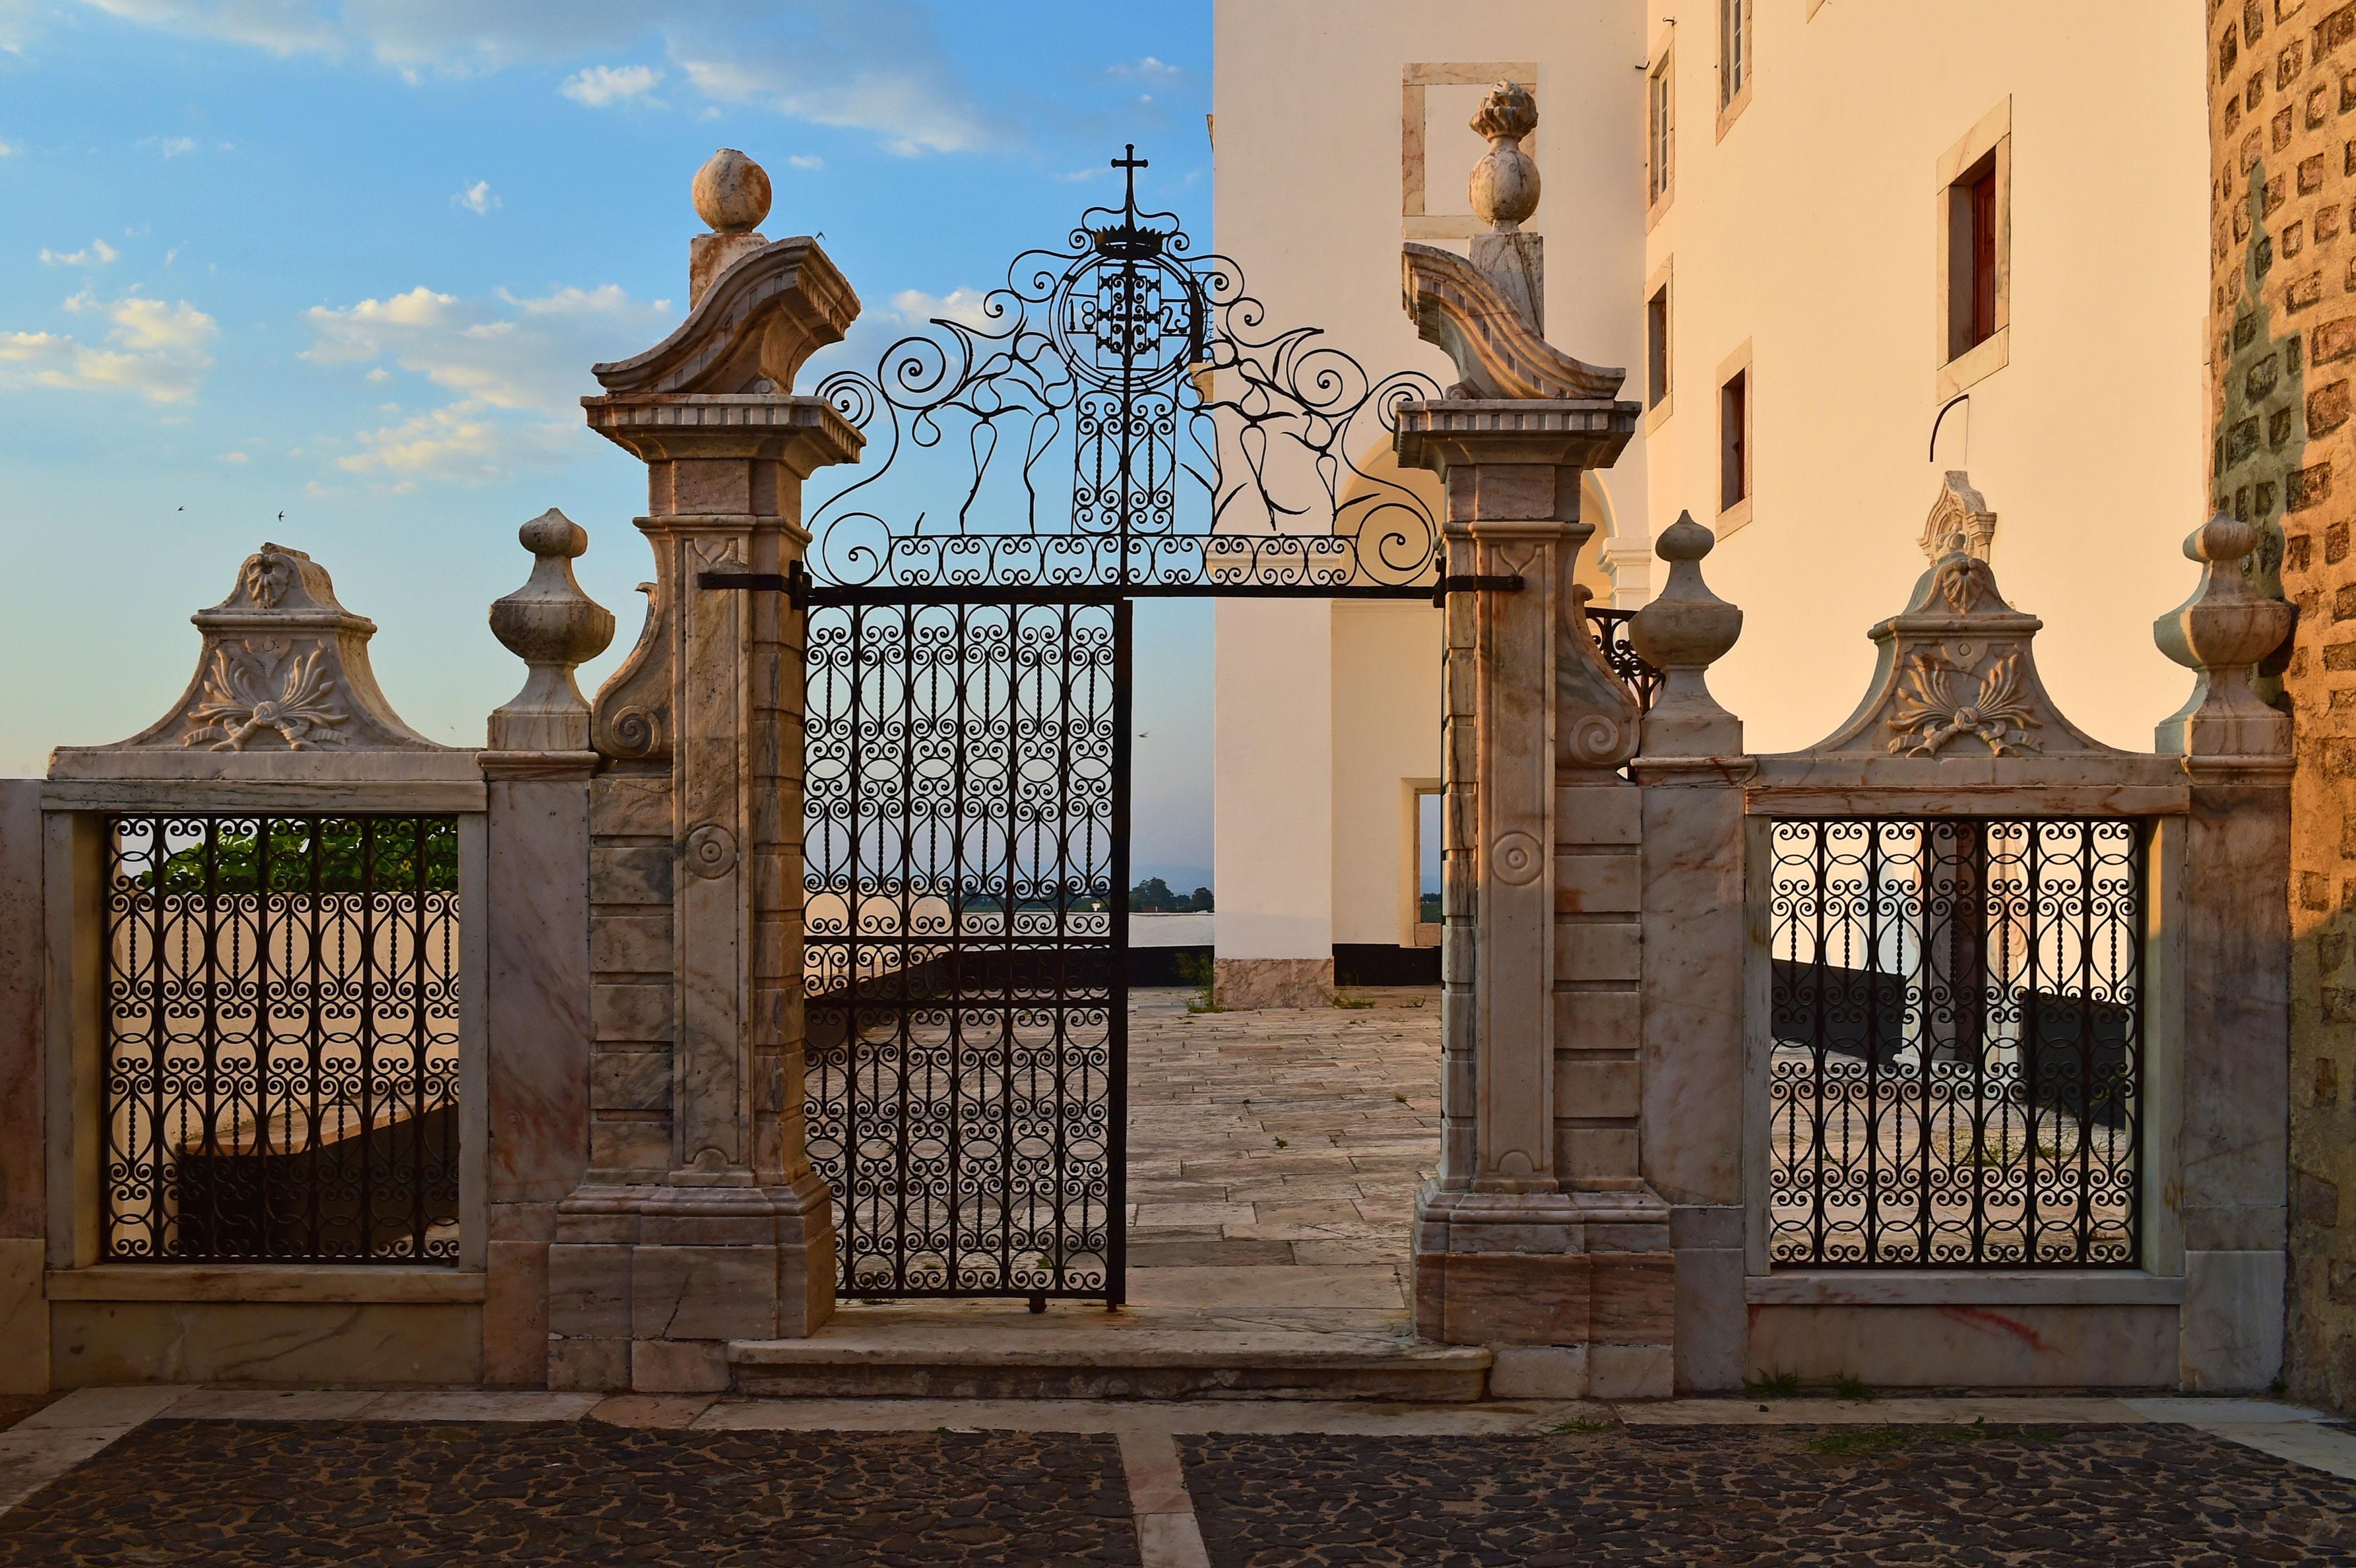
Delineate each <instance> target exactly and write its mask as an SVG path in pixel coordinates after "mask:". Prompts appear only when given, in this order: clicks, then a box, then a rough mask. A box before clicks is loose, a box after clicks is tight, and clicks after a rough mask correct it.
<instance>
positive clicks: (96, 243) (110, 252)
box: [41, 240, 123, 267]
mask: <svg viewBox="0 0 2356 1568" xmlns="http://www.w3.org/2000/svg"><path fill="white" fill-rule="evenodd" d="M122 253H123V252H122V251H117V250H116V249H115V248H114V247H113V246H112V245H110V244H108V243H107V242H106V241H105V240H91V242H90V243H89V244H88V245H85V246H84V247H82V248H81V249H80V250H79V251H51V250H49V249H48V248H47V247H44V248H43V249H42V251H41V261H43V263H44V264H46V265H48V266H51V267H103V266H105V265H106V264H107V263H108V262H109V261H113V260H114V258H115V257H117V256H119V255H121V254H122Z"/></svg>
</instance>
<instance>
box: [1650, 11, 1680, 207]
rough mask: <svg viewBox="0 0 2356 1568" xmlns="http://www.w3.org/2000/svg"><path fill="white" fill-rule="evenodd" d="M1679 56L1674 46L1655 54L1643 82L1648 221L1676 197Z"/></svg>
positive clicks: (1669, 45)
mask: <svg viewBox="0 0 2356 1568" xmlns="http://www.w3.org/2000/svg"><path fill="white" fill-rule="evenodd" d="M1676 170H1677V54H1676V46H1675V44H1674V43H1667V42H1665V43H1664V44H1662V46H1661V47H1660V48H1657V49H1655V51H1654V56H1653V67H1652V69H1651V70H1650V71H1649V72H1648V73H1647V74H1646V76H1645V78H1644V204H1645V220H1646V224H1647V226H1648V227H1649V226H1650V224H1651V221H1652V220H1653V219H1656V218H1658V217H1659V216H1660V215H1661V213H1662V211H1663V210H1664V209H1665V208H1667V206H1668V205H1669V198H1670V197H1673V196H1674V195H1676Z"/></svg>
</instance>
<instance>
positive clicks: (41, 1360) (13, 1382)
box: [0, 1236, 49, 1393]
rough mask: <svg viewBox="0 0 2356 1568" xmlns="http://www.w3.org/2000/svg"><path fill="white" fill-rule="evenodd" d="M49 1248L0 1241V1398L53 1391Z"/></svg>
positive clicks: (37, 1241)
mask: <svg viewBox="0 0 2356 1568" xmlns="http://www.w3.org/2000/svg"><path fill="white" fill-rule="evenodd" d="M47 1269H48V1256H47V1247H46V1244H45V1243H43V1242H42V1240H41V1238H40V1237H38V1236H0V1346H5V1347H6V1349H5V1353H0V1393H40V1392H45V1391H46V1390H47V1389H48V1386H49V1304H48V1298H47V1296H45V1295H44V1293H43V1289H42V1280H43V1277H44V1275H46V1273H47Z"/></svg>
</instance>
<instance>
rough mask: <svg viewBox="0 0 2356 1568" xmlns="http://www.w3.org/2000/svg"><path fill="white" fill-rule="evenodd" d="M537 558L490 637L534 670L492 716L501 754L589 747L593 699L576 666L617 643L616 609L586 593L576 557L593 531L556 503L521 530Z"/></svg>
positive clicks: (496, 615)
mask: <svg viewBox="0 0 2356 1568" xmlns="http://www.w3.org/2000/svg"><path fill="white" fill-rule="evenodd" d="M516 538H517V539H519V540H520V541H521V542H522V544H523V548H524V549H528V550H530V552H531V555H532V563H531V577H530V581H526V582H525V583H524V585H523V586H522V587H521V588H519V589H517V590H516V591H515V592H513V593H510V594H509V595H508V596H507V597H506V598H504V599H501V600H499V601H498V602H497V603H494V604H492V606H491V635H494V636H496V637H498V640H499V641H500V643H501V644H503V645H505V646H506V647H507V649H508V651H509V653H512V654H514V655H515V656H517V657H518V658H519V659H521V660H523V661H524V663H526V664H527V665H530V667H531V674H530V677H529V678H528V679H527V680H526V681H525V682H524V688H523V689H522V690H521V691H519V692H518V693H517V694H516V697H515V699H514V700H513V701H511V702H509V703H508V704H507V706H505V707H504V708H501V709H498V711H497V712H495V713H493V714H492V715H491V723H490V749H491V750H493V751H495V752H585V751H587V750H588V749H589V704H588V703H587V702H586V701H585V700H584V699H583V698H582V696H581V688H580V686H579V684H578V683H577V682H576V681H575V680H574V678H573V670H574V668H575V667H578V666H580V665H581V664H583V663H584V662H585V661H586V660H589V659H593V658H595V657H596V656H598V655H599V654H602V653H604V652H605V645H607V644H608V643H610V642H612V641H613V640H614V613H613V612H612V611H610V610H608V609H606V608H605V606H604V605H602V604H600V603H597V602H596V601H595V600H594V599H592V598H590V597H589V596H588V595H587V594H586V593H584V592H581V584H580V583H579V582H578V581H575V579H574V578H573V560H575V559H576V558H578V557H579V556H581V555H583V554H584V553H585V552H586V551H587V550H588V549H589V535H588V533H587V531H586V530H584V528H582V527H581V526H580V525H579V524H578V523H575V522H574V521H573V519H572V518H570V517H566V516H565V515H564V514H563V513H562V512H560V511H558V510H557V509H556V508H555V507H550V508H549V509H548V510H547V511H545V512H542V513H541V515H540V516H539V517H534V518H533V519H532V520H531V521H530V522H528V523H526V524H524V526H523V527H522V528H519V529H517V530H516Z"/></svg>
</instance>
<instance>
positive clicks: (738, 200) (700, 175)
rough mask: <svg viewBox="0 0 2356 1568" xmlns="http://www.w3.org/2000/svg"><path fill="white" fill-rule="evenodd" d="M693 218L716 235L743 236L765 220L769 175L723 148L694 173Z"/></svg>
mask: <svg viewBox="0 0 2356 1568" xmlns="http://www.w3.org/2000/svg"><path fill="white" fill-rule="evenodd" d="M694 195H695V211H696V216H697V217H699V218H701V219H703V221H704V222H706V223H708V224H710V225H711V226H712V229H713V231H714V232H716V233H720V234H743V233H745V232H747V231H748V230H750V229H757V228H759V227H760V224H761V219H765V218H766V217H768V216H769V197H770V192H769V171H768V170H766V169H765V168H763V167H762V166H761V165H758V164H756V163H755V162H754V161H753V160H752V159H750V158H748V157H746V156H745V155H744V154H742V153H740V152H738V151H737V150H736V149H735V148H734V147H723V148H721V149H720V150H719V151H718V152H716V153H714V154H712V156H711V158H710V159H709V160H708V161H706V162H705V164H704V165H703V166H702V167H701V168H700V169H698V170H696V171H695V187H694Z"/></svg>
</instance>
